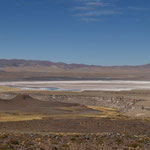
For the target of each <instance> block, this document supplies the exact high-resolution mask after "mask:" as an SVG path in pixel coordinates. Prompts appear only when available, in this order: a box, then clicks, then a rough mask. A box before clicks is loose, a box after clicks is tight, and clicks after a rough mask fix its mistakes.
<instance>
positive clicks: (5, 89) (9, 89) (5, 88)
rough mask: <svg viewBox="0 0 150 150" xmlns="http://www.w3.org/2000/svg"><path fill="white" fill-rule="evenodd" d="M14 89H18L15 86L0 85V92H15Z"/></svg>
mask: <svg viewBox="0 0 150 150" xmlns="http://www.w3.org/2000/svg"><path fill="white" fill-rule="evenodd" d="M15 91H20V90H19V89H17V88H13V87H8V86H0V92H15Z"/></svg>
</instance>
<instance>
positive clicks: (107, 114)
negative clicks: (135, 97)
mask: <svg viewBox="0 0 150 150" xmlns="http://www.w3.org/2000/svg"><path fill="white" fill-rule="evenodd" d="M87 107H88V108H91V109H93V110H98V111H100V112H101V113H100V114H97V115H95V117H100V118H112V119H118V118H125V116H123V115H122V114H121V113H120V112H119V111H118V110H117V109H114V108H108V107H101V106H87Z"/></svg>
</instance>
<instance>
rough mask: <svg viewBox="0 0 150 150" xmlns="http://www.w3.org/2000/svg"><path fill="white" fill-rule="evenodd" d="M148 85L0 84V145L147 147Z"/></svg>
mask: <svg viewBox="0 0 150 150" xmlns="http://www.w3.org/2000/svg"><path fill="white" fill-rule="evenodd" d="M149 97H150V90H130V91H94V90H92V91H76V92H75V91H74V92H73V91H45V90H33V91H31V90H21V89H18V88H14V87H7V86H4V85H3V86H2V85H1V86H0V150H9V149H10V150H84V149H86V150H87V149H88V150H101V149H103V150H111V149H118V150H128V149H130V150H132V149H139V150H140V149H141V150H149V149H150V99H149Z"/></svg>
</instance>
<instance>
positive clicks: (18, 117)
mask: <svg viewBox="0 0 150 150" xmlns="http://www.w3.org/2000/svg"><path fill="white" fill-rule="evenodd" d="M43 117H44V116H43V115H32V114H31V115H30V114H8V113H1V114H0V122H11V121H26V120H34V119H38V120H40V119H42V118H43Z"/></svg>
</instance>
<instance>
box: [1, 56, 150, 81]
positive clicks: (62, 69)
mask: <svg viewBox="0 0 150 150" xmlns="http://www.w3.org/2000/svg"><path fill="white" fill-rule="evenodd" d="M79 79H124V80H150V64H146V65H141V66H111V67H105V66H96V65H84V64H65V63H61V62H59V63H55V62H51V61H39V60H19V59H12V60H7V59H0V80H1V81H5V80H79Z"/></svg>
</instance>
